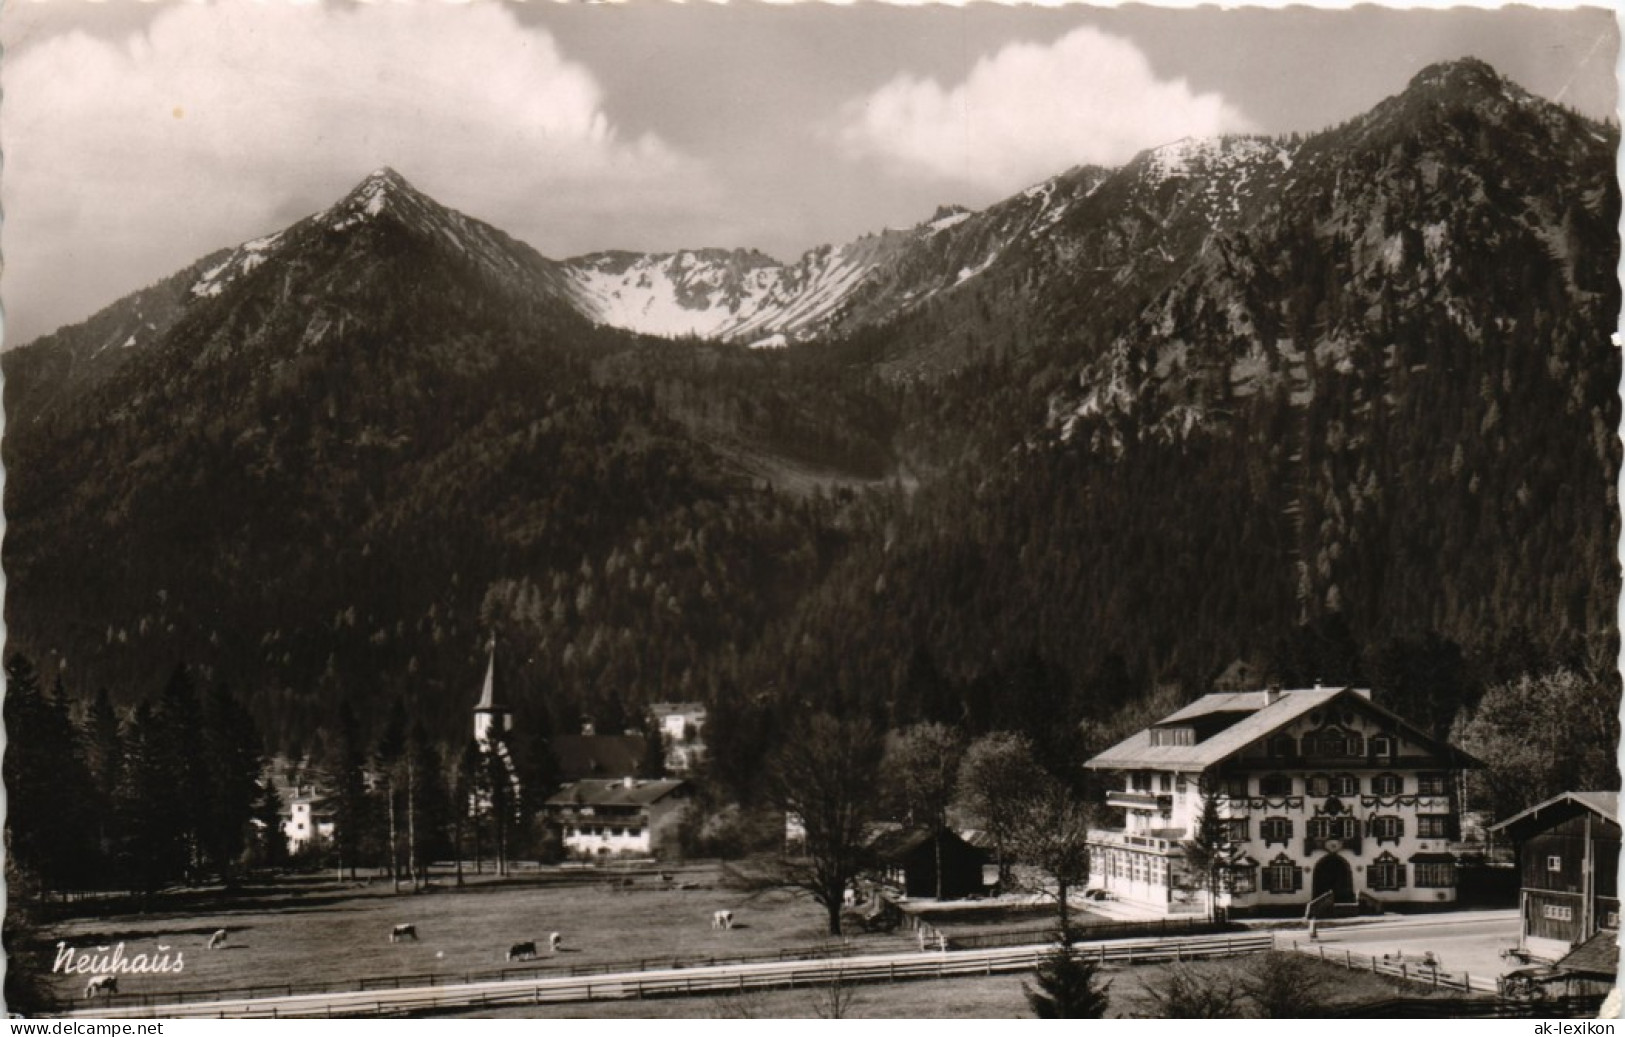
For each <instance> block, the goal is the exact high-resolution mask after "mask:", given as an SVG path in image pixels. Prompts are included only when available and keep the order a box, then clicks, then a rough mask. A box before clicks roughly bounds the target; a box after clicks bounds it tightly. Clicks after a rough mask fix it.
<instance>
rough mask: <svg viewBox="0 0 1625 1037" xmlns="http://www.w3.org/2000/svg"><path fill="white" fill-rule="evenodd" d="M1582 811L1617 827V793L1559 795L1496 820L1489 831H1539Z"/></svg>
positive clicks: (1569, 793)
mask: <svg viewBox="0 0 1625 1037" xmlns="http://www.w3.org/2000/svg"><path fill="white" fill-rule="evenodd" d="M1584 810H1589V811H1591V813H1593V814H1596V815H1597V816H1598V817H1601V818H1604V819H1605V820H1608V821H1612V822H1614V823H1615V824H1618V823H1619V793H1617V792H1600V791H1588V792H1560V793H1558V794H1557V795H1555V796H1553V797H1552V798H1551V799H1547V800H1542V801H1541V802H1539V803H1536V804H1535V805H1534V806H1532V807H1530V808H1529V809H1527V810H1524V811H1522V812H1520V813H1517V814H1513V815H1512V816H1511V817H1509V818H1507V819H1506V820H1505V821H1498V822H1496V823H1495V824H1493V825H1490V831H1492V832H1499V831H1502V830H1504V829H1509V828H1517V829H1521V830H1533V831H1538V830H1540V829H1542V828H1545V827H1546V826H1548V825H1554V824H1557V823H1558V822H1559V821H1562V820H1564V819H1566V818H1569V817H1572V816H1574V815H1575V814H1576V813H1579V812H1580V811H1584Z"/></svg>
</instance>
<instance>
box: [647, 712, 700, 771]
mask: <svg viewBox="0 0 1625 1037" xmlns="http://www.w3.org/2000/svg"><path fill="white" fill-rule="evenodd" d="M649 716H650V718H651V719H652V720H653V721H654V725H655V730H657V731H659V732H660V740H661V741H662V742H663V743H664V745H665V750H666V772H667V773H668V774H689V773H691V772H692V771H693V770H694V768H695V767H696V766H698V764H699V762H700V761H701V760H703V759H704V758H705V720H706V710H705V705H704V703H700V702H655V703H652V704H651V705H650V706H649Z"/></svg>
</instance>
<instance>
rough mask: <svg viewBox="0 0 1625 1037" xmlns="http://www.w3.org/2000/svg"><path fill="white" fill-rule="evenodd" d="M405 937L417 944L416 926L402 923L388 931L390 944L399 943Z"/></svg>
mask: <svg viewBox="0 0 1625 1037" xmlns="http://www.w3.org/2000/svg"><path fill="white" fill-rule="evenodd" d="M407 937H411V939H412V942H414V943H416V942H417V938H418V927H417V926H416V925H413V924H411V923H403V924H401V925H397V926H396V927H395V928H393V929H391V930H390V931H389V942H390V943H400V942H401V941H402V940H404V939H406V938H407Z"/></svg>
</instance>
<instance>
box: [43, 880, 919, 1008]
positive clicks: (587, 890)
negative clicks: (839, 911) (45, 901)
mask: <svg viewBox="0 0 1625 1037" xmlns="http://www.w3.org/2000/svg"><path fill="white" fill-rule="evenodd" d="M675 878H676V879H677V881H678V882H679V883H682V884H685V885H692V886H694V887H697V888H690V889H674V888H666V884H665V883H663V882H662V881H661V880H660V879H659V878H658V876H653V875H648V874H643V875H638V876H635V877H633V878H632V880H631V881H632V885H631V886H630V888H625V887H622V886H620V885H619V884H618V882H613V881H612V878H611V876H610V875H608V874H605V875H602V876H599V875H594V874H590V873H588V874H583V873H564V872H543V873H540V874H535V875H529V876H525V877H522V878H520V879H515V880H509V881H507V882H503V883H494V882H491V881H489V880H486V881H483V882H478V881H471V883H470V884H469V885H468V886H466V887H465V888H463V889H461V890H459V889H455V888H450V879H449V877H439V876H437V877H436V879H435V883H436V888H435V889H433V890H432V891H430V892H425V893H419V894H411V893H401V894H398V895H397V894H393V893H392V892H391V888H390V884H389V882H388V881H387V880H386V881H383V882H375V883H373V884H371V885H359V886H357V885H352V884H350V883H339V882H334V881H332V880H331V879H326V880H319V879H304V880H299V879H287V880H282V881H278V882H275V883H271V884H267V885H263V886H259V887H255V888H253V889H249V890H245V891H243V892H242V893H241V894H238V895H234V896H231V897H226V896H224V895H220V894H209V893H192V894H181V895H177V896H174V897H168V898H159V899H157V900H155V901H154V902H153V903H152V904H150V905H149V909H148V911H147V912H146V913H134V912H126V913H116V914H107V915H104V916H102V917H79V918H73V919H68V920H65V921H63V922H61V923H59V924H57V925H55V926H53V927H52V928H51V930H50V931H49V933H48V934H47V935H46V938H45V940H44V942H45V944H46V945H47V947H54V946H55V943H56V941H58V940H62V941H66V942H67V944H68V945H69V946H71V947H74V948H76V949H79V950H90V949H93V948H96V947H98V946H101V947H111V946H113V945H115V944H117V943H120V942H122V943H123V944H124V945H125V955H126V957H133V956H134V955H136V954H140V953H146V954H149V955H151V954H155V953H157V951H158V948H159V947H160V946H167V947H169V948H170V950H169V953H170V954H171V955H172V956H173V955H174V954H175V953H177V952H179V953H181V954H183V955H184V958H185V968H184V970H183V971H181V972H180V973H169V974H164V975H150V976H137V975H130V976H121V977H120V979H119V988H120V992H121V993H123V994H130V993H156V992H161V991H163V992H167V991H205V990H221V989H228V988H239V987H247V986H270V985H273V984H293V985H295V986H299V985H305V984H313V983H335V984H340V985H344V986H349V987H354V986H355V985H356V984H357V982H358V981H359V980H361V979H363V978H368V977H391V976H423V975H433V976H438V977H440V978H441V979H442V980H446V979H450V978H452V977H456V976H459V975H462V974H466V973H471V972H490V971H492V970H496V969H501V968H504V967H509V966H508V965H507V963H506V962H505V961H504V955H505V953H506V951H507V949H508V948H509V947H510V946H511V945H513V944H515V943H519V942H523V941H526V940H534V941H536V942H537V945H538V947H539V948H540V949H541V950H542V957H541V958H540V959H538V960H537V961H536V962H535V963H534V965H535V967H537V968H552V969H568V968H571V967H576V968H590V967H595V966H602V965H605V964H608V963H620V962H625V963H629V964H630V965H631V967H637V966H638V963H639V962H640V961H643V960H647V961H649V963H650V965H651V967H652V966H653V965H654V964H655V963H656V962H657V961H660V960H664V961H668V962H669V961H670V960H671V959H673V958H679V959H685V960H689V961H693V960H699V959H706V958H710V957H721V958H727V957H734V956H739V955H756V954H771V953H773V952H776V951H780V950H787V949H789V950H794V949H810V948H816V947H819V946H821V945H824V944H826V943H827V942H828V940H827V937H826V935H825V932H824V928H825V919H824V913H823V910H822V909H821V908H819V907H818V905H816V904H814V903H812V902H811V901H810V900H808V899H807V898H805V897H803V896H799V895H792V894H789V893H768V894H760V895H754V896H752V895H750V894H746V893H741V892H737V891H733V890H729V889H727V888H724V887H723V886H722V885H721V884H720V882H719V876H718V873H717V870H716V869H714V868H704V867H689V868H684V869H680V870H679V871H678V872H677V873H676V875H675ZM719 908H728V909H730V910H732V911H733V912H734V918H735V927H734V928H733V929H732V930H729V931H722V930H716V929H712V928H711V924H710V919H711V914H712V912H713V911H716V910H717V909H719ZM400 923H411V924H413V925H415V926H416V927H417V931H418V934H419V936H420V937H421V939H419V940H418V941H417V942H411V941H405V942H401V943H393V944H392V943H390V942H389V934H390V930H391V929H392V928H393V927H394V926H395V925H397V924H400ZM222 928H224V929H228V930H229V932H230V936H229V938H228V942H227V945H226V946H225V947H224V948H222V949H218V950H212V951H211V950H208V949H207V948H206V944H207V942H208V938H209V935H210V934H211V933H213V932H214V931H215V930H217V929H222ZM555 931H556V932H559V933H561V934H562V935H563V947H562V950H561V951H560V953H559V954H557V955H548V954H547V951H546V948H547V937H548V934H549V933H550V932H555ZM849 943H850V944H851V945H852V946H853V949H854V950H857V951H861V952H869V951H872V952H881V951H886V950H893V949H896V950H907V949H912V948H913V946H914V943H913V937H912V935H910V934H908V933H906V932H904V933H898V934H873V935H869V934H858V935H853V936H850V937H849ZM47 960H49V958H48V959H47ZM512 967H514V968H519V967H523V966H521V965H518V964H516V965H514V966H512ZM55 987H56V989H57V991H58V993H59V996H61V997H63V998H64V1000H70V999H72V998H75V997H77V996H78V995H80V994H82V993H83V990H84V979H83V978H82V977H77V976H63V977H61V978H59V979H58V980H56V983H55Z"/></svg>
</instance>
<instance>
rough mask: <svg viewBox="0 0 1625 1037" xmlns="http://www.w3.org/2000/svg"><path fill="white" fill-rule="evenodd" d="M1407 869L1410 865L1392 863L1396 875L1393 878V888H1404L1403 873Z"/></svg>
mask: <svg viewBox="0 0 1625 1037" xmlns="http://www.w3.org/2000/svg"><path fill="white" fill-rule="evenodd" d="M1409 870H1410V865H1408V864H1396V865H1394V874H1395V875H1396V876H1397V878H1395V880H1394V888H1395V889H1404V888H1405V873H1406V872H1407V871H1409Z"/></svg>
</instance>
